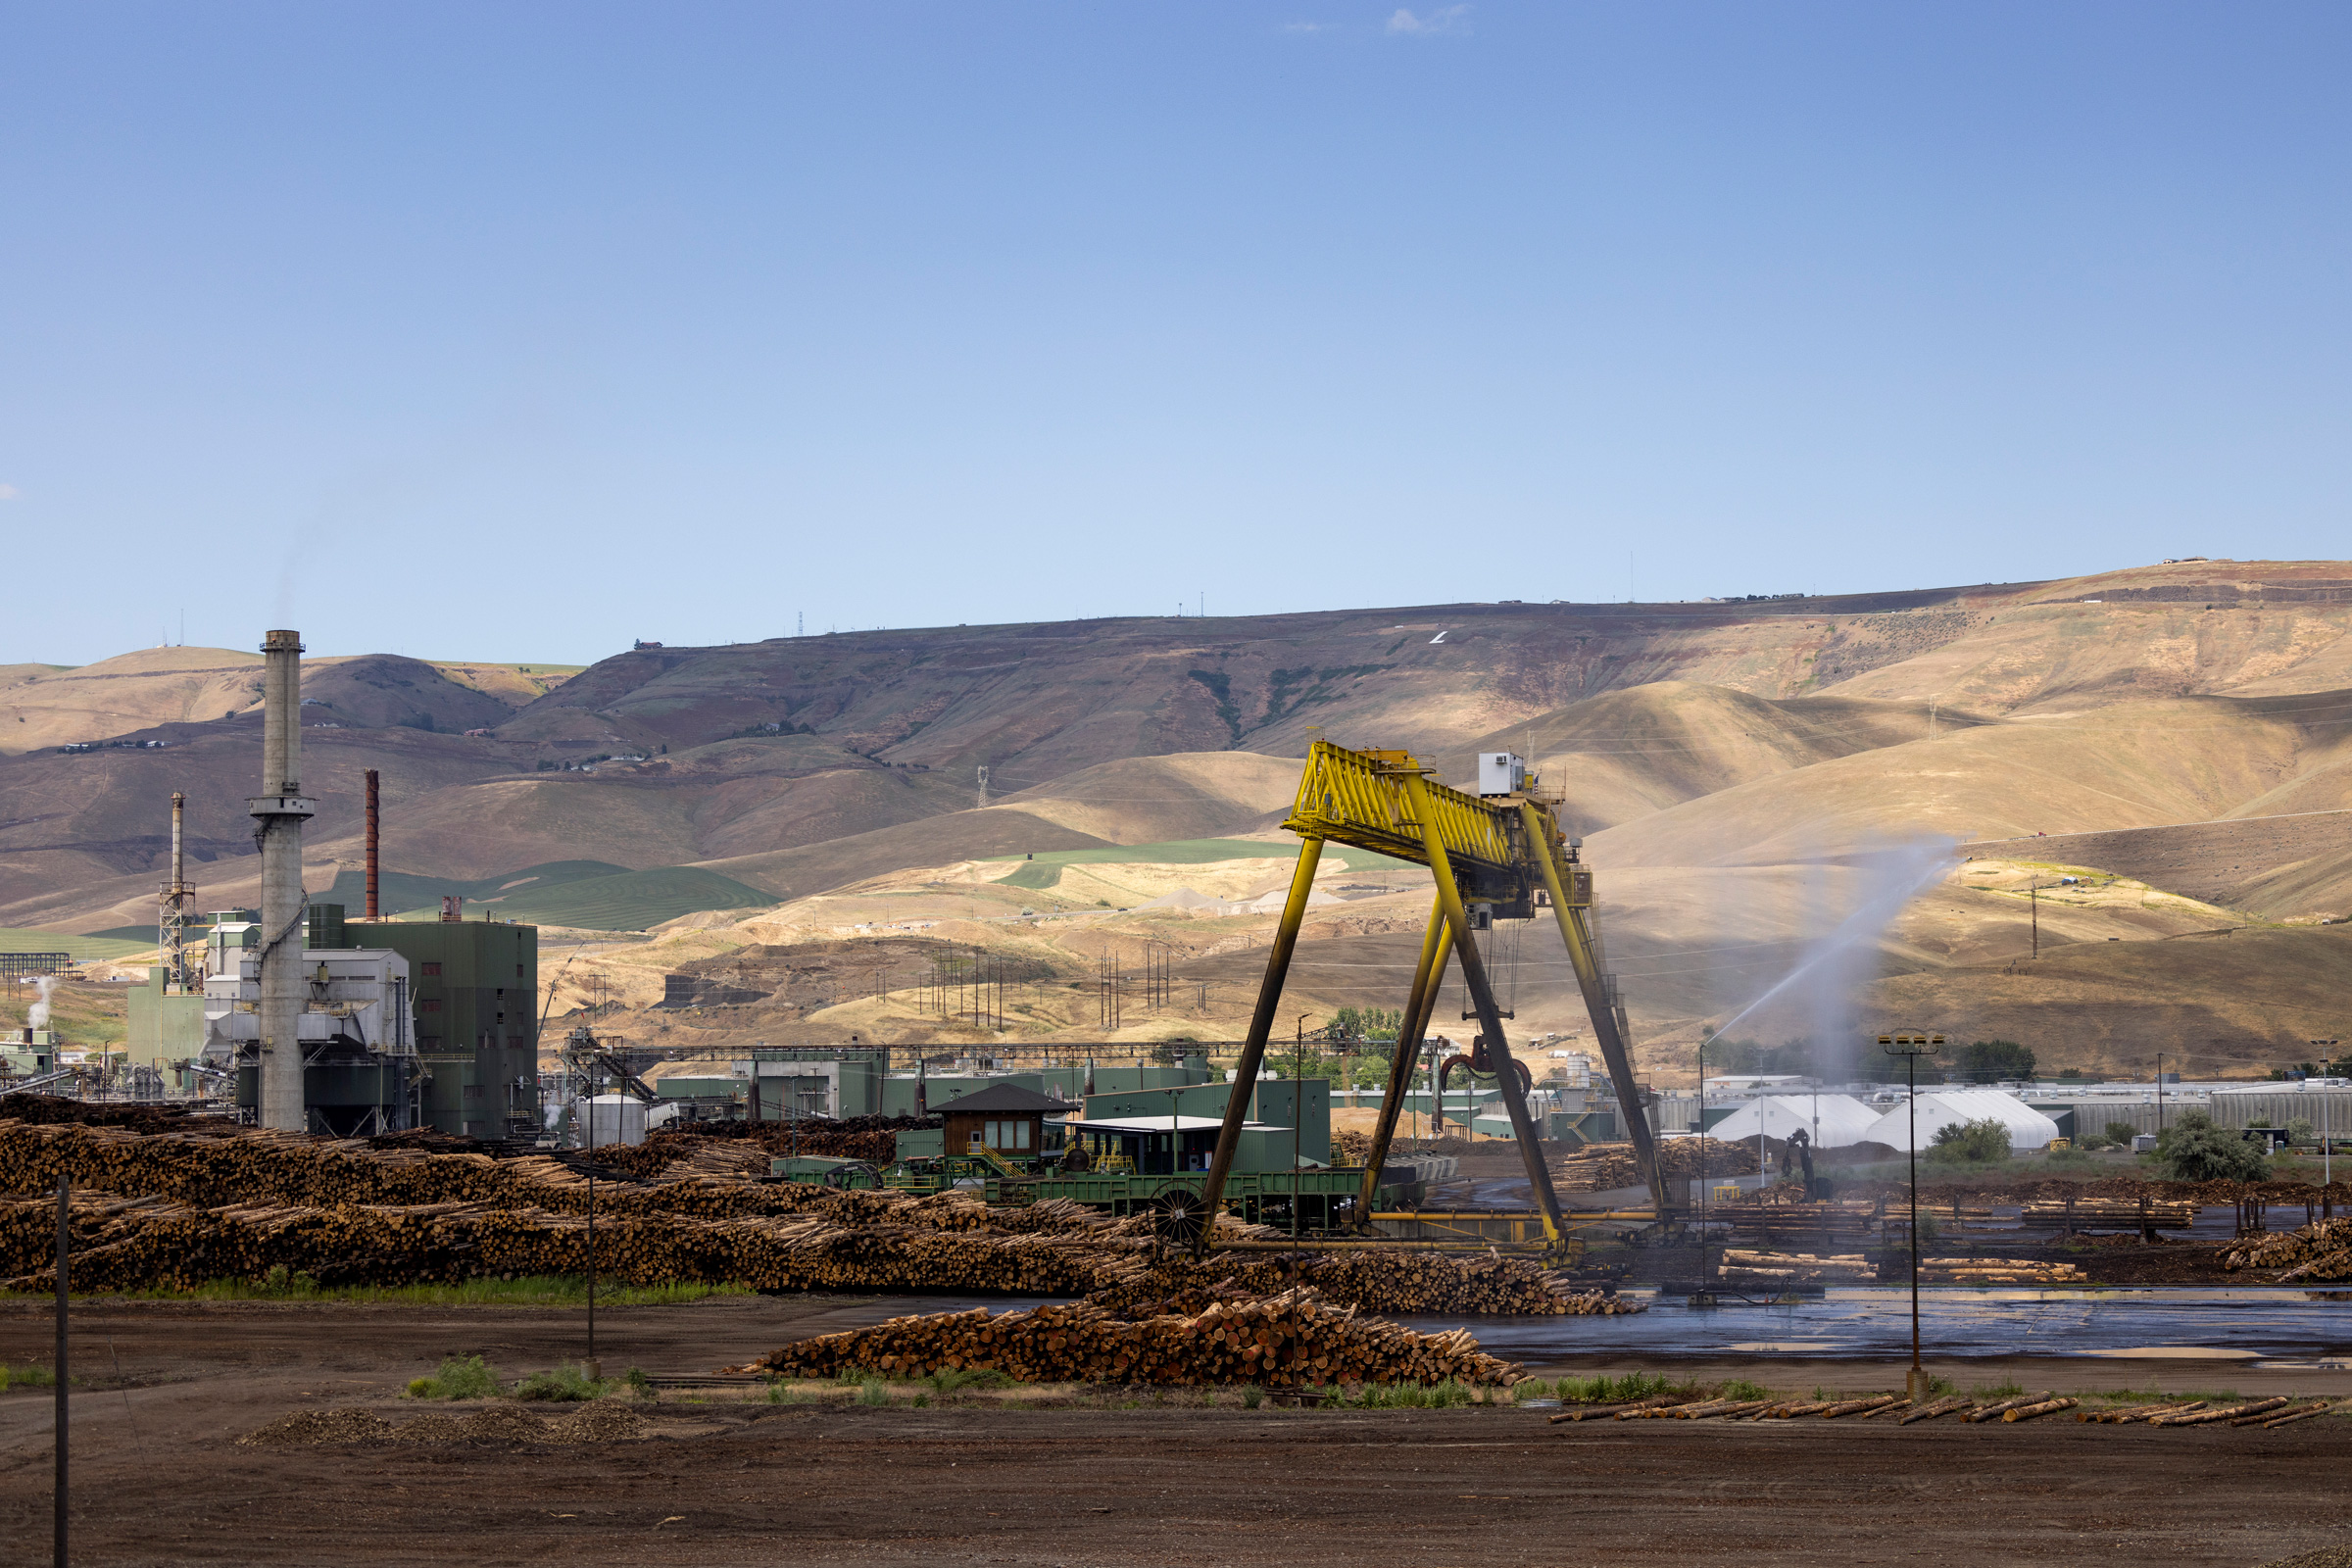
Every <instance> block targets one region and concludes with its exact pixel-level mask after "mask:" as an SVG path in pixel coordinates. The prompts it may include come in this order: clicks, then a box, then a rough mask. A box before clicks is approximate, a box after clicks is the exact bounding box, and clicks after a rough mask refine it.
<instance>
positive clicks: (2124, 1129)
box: [2107, 1121, 2139, 1149]
mask: <svg viewBox="0 0 2352 1568" xmlns="http://www.w3.org/2000/svg"><path fill="white" fill-rule="evenodd" d="M2138 1136H2139V1129H2138V1128H2136V1127H2134V1126H2132V1125H2131V1123H2130V1122H2128V1121H2111V1122H2109V1123H2108V1124H2107V1141H2108V1142H2109V1143H2111V1144H2113V1145H2115V1146H2116V1147H2117V1148H2118V1149H2130V1148H2131V1140H2132V1139H2134V1138H2137V1137H2138Z"/></svg>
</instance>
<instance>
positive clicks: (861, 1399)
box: [858, 1378, 890, 1404]
mask: <svg viewBox="0 0 2352 1568" xmlns="http://www.w3.org/2000/svg"><path fill="white" fill-rule="evenodd" d="M889 1402H890V1385H889V1384H887V1383H884V1382H883V1381H882V1380H881V1379H880V1378H872V1379H869V1380H867V1381H866V1382H864V1383H862V1384H860V1385H858V1403H859V1404H888V1403H889Z"/></svg>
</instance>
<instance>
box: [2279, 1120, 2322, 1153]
mask: <svg viewBox="0 0 2352 1568" xmlns="http://www.w3.org/2000/svg"><path fill="white" fill-rule="evenodd" d="M2319 1135H2320V1130H2319V1129H2318V1128H2317V1127H2314V1126H2313V1125H2312V1124H2311V1118H2310V1117H2309V1116H2297V1117H2295V1118H2294V1119H2293V1120H2292V1121H2290V1122H2288V1123H2287V1124H2286V1141H2287V1142H2288V1143H2290V1144H2294V1145H2296V1146H2298V1147H2300V1146H2302V1145H2304V1144H2309V1143H2316V1142H2318V1140H2319Z"/></svg>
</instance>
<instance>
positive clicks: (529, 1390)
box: [515, 1361, 613, 1399]
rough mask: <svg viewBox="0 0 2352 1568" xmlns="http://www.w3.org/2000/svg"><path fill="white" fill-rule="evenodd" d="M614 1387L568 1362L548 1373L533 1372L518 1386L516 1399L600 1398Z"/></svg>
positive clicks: (516, 1387)
mask: <svg viewBox="0 0 2352 1568" xmlns="http://www.w3.org/2000/svg"><path fill="white" fill-rule="evenodd" d="M612 1388H613V1385H612V1384H610V1383H604V1382H599V1381H598V1380H597V1379H595V1378H592V1377H590V1376H589V1375H588V1369H587V1368H586V1367H584V1366H579V1365H577V1364H575V1363H573V1362H569V1361H566V1362H564V1364H563V1365H562V1366H558V1367H554V1368H551V1369H550V1370H548V1371H545V1372H534V1373H532V1374H531V1375H530V1376H529V1377H527V1378H524V1379H523V1380H522V1381H521V1382H520V1383H519V1384H517V1385H515V1397H516V1398H517V1399H601V1398H603V1397H605V1396H606V1395H607V1394H609V1393H610V1392H612Z"/></svg>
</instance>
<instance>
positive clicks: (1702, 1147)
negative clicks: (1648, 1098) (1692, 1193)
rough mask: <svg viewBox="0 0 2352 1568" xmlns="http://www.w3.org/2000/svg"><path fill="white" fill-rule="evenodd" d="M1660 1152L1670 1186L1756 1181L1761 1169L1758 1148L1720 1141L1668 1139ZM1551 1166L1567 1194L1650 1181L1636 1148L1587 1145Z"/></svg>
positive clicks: (1553, 1176) (1554, 1180)
mask: <svg viewBox="0 0 2352 1568" xmlns="http://www.w3.org/2000/svg"><path fill="white" fill-rule="evenodd" d="M1656 1148H1657V1151H1658V1165H1659V1168H1660V1169H1661V1170H1663V1171H1664V1172H1665V1175H1666V1180H1667V1181H1669V1182H1677V1181H1687V1180H1689V1179H1690V1178H1691V1177H1694V1176H1709V1177H1713V1176H1752V1175H1754V1174H1755V1172H1756V1169H1757V1166H1756V1150H1755V1146H1754V1145H1753V1144H1727V1143H1725V1142H1723V1140H1721V1139H1719V1138H1662V1139H1660V1140H1658V1143H1657V1145H1656ZM1550 1163H1551V1184H1552V1186H1554V1187H1555V1188H1558V1189H1560V1190H1561V1191H1563V1192H1580V1193H1603V1192H1608V1191H1609V1190H1611V1189H1612V1188H1618V1187H1640V1186H1642V1185H1643V1184H1644V1180H1645V1179H1644V1178H1643V1176H1642V1167H1641V1166H1640V1165H1639V1164H1637V1163H1636V1162H1635V1160H1634V1146H1633V1145H1632V1144H1587V1145H1586V1146H1585V1147H1584V1148H1583V1149H1581V1150H1579V1151H1577V1152H1575V1153H1573V1154H1570V1155H1569V1156H1567V1157H1566V1158H1564V1159H1555V1160H1553V1161H1551V1162H1550Z"/></svg>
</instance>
